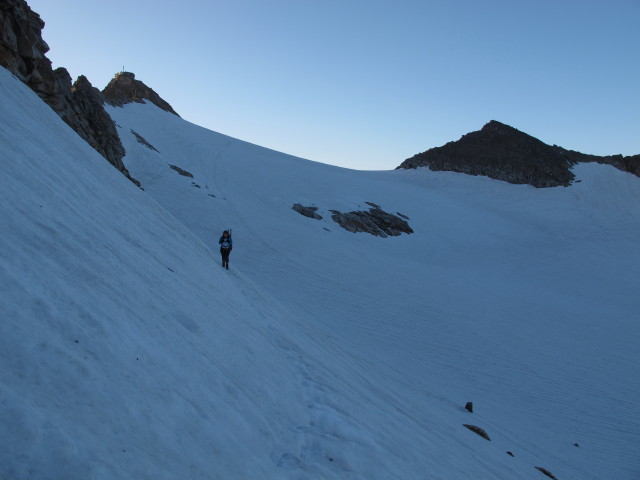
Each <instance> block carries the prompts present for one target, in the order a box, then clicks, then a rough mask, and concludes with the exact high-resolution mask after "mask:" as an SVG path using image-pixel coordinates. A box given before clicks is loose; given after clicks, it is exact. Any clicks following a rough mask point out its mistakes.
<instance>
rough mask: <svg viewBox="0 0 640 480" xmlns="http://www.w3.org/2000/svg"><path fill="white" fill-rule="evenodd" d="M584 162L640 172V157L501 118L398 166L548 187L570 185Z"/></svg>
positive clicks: (639, 174)
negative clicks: (565, 144) (593, 151)
mask: <svg viewBox="0 0 640 480" xmlns="http://www.w3.org/2000/svg"><path fill="white" fill-rule="evenodd" d="M582 162H598V163H603V164H608V165H612V166H614V167H616V168H618V169H620V170H622V171H625V172H629V173H632V174H634V175H637V176H640V155H633V156H627V157H623V156H622V155H611V156H604V157H601V156H596V155H587V154H584V153H580V152H575V151H572V150H566V149H564V148H562V147H558V146H557V145H553V146H551V145H547V144H546V143H544V142H542V141H540V140H538V139H537V138H535V137H532V136H531V135H528V134H526V133H524V132H521V131H520V130H517V129H515V128H513V127H510V126H509V125H505V124H504V123H500V122H498V121H495V120H492V121H490V122H489V123H487V124H486V125H485V126H484V127H482V129H481V130H479V131H476V132H471V133H468V134H466V135H463V136H462V137H461V138H460V140H458V141H455V142H449V143H447V144H445V145H443V146H442V147H436V148H432V149H430V150H427V151H426V152H423V153H419V154H417V155H414V156H413V157H411V158H409V159H407V160H405V161H404V162H402V164H401V165H400V166H398V167H397V169H401V168H405V169H408V168H417V167H429V169H431V170H438V171H451V172H460V173H466V174H469V175H480V176H486V177H490V178H494V179H497V180H503V181H505V182H509V183H515V184H528V185H532V186H534V187H538V188H544V187H556V186H568V185H570V184H571V182H572V181H573V179H574V175H573V173H572V172H571V167H572V166H573V165H575V164H576V163H582Z"/></svg>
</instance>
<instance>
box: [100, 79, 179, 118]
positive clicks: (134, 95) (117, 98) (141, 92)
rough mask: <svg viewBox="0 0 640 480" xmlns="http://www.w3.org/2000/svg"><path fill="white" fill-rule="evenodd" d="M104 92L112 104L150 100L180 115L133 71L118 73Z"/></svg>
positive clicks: (108, 101) (119, 104)
mask: <svg viewBox="0 0 640 480" xmlns="http://www.w3.org/2000/svg"><path fill="white" fill-rule="evenodd" d="M102 94H103V95H104V99H105V100H106V101H107V103H109V104H111V105H115V106H122V105H124V104H126V103H131V102H137V103H144V100H149V101H150V102H151V103H153V104H154V105H155V106H156V107H158V108H161V109H162V110H165V111H167V112H170V113H173V114H174V115H177V116H178V117H179V116H180V115H178V114H177V113H176V112H175V110H174V109H173V108H172V107H171V105H169V103H167V102H166V101H164V100H163V99H162V98H160V95H158V94H157V93H156V92H154V91H153V89H152V88H149V87H147V86H146V85H145V84H144V83H142V82H141V81H140V80H136V76H135V74H133V73H131V72H120V73H117V74H116V76H115V77H113V79H112V80H111V81H110V82H109V85H107V86H106V87H105V89H104V90H103V91H102Z"/></svg>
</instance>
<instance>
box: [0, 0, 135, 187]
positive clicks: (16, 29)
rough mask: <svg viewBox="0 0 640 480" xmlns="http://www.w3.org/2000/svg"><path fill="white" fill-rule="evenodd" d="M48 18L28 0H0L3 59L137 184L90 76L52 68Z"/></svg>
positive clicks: (0, 52)
mask: <svg viewBox="0 0 640 480" xmlns="http://www.w3.org/2000/svg"><path fill="white" fill-rule="evenodd" d="M43 28H44V21H43V20H42V19H41V18H40V15H38V14H37V13H35V12H34V11H33V10H31V8H30V7H29V5H27V2H25V1H24V0H0V65H1V66H3V67H4V68H6V69H7V70H9V71H10V72H11V73H12V74H13V75H14V76H15V77H16V78H18V79H19V80H21V81H22V82H23V83H25V84H26V85H27V86H29V88H31V89H32V90H33V91H34V92H35V93H36V94H38V96H39V97H40V98H41V99H42V100H44V101H45V102H46V103H47V104H48V105H49V106H50V107H51V108H52V109H53V110H54V111H55V112H56V113H57V114H58V115H59V116H60V117H61V118H62V120H64V121H65V122H66V123H67V124H68V125H69V126H70V127H71V128H72V129H73V130H75V132H76V133H77V134H78V135H80V137H82V138H83V139H84V140H85V141H86V142H87V143H88V144H89V145H91V146H92V147H93V148H94V149H95V150H96V151H97V152H98V153H100V154H101V155H102V156H103V157H105V158H106V159H107V160H108V161H109V163H111V164H112V165H113V166H114V167H116V168H117V169H118V170H120V171H121V172H122V173H123V174H124V175H125V176H127V178H129V179H130V180H131V181H133V182H134V183H135V184H136V185H138V186H139V185H140V183H139V182H138V181H137V180H135V179H134V178H132V177H131V176H130V175H129V172H128V170H127V169H126V167H125V166H124V163H123V162H122V158H123V157H124V155H125V153H126V152H125V149H124V147H123V146H122V143H121V142H120V137H119V136H118V132H117V131H116V127H115V125H114V123H113V121H112V120H111V117H109V115H108V114H107V112H106V111H105V110H104V107H103V98H102V94H101V93H100V91H99V90H98V89H97V88H94V87H93V86H92V85H91V83H90V82H89V80H87V78H86V77H84V76H80V77H78V79H77V80H76V81H75V82H74V83H73V84H72V80H71V76H70V75H69V72H68V71H67V70H66V69H65V68H57V69H55V70H54V69H53V68H52V66H51V61H50V60H49V59H48V58H47V56H46V55H45V54H46V53H47V52H48V51H49V46H48V45H47V43H46V42H45V41H44V40H43V39H42V29H43Z"/></svg>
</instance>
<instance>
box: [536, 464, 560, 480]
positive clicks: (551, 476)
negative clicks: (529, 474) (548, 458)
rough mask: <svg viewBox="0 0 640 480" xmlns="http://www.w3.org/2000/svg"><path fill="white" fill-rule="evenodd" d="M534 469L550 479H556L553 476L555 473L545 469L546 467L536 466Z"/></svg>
mask: <svg viewBox="0 0 640 480" xmlns="http://www.w3.org/2000/svg"><path fill="white" fill-rule="evenodd" d="M536 470H540V471H541V472H542V473H544V474H545V475H546V476H547V477H549V478H551V479H552V480H558V479H557V478H556V477H555V475H554V474H553V473H551V472H550V471H549V470H547V469H546V468H543V467H536Z"/></svg>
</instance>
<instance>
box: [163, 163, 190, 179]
mask: <svg viewBox="0 0 640 480" xmlns="http://www.w3.org/2000/svg"><path fill="white" fill-rule="evenodd" d="M169 168H170V169H171V170H175V171H176V172H178V173H179V174H180V175H182V176H183V177H189V178H193V174H192V173H191V172H187V171H186V170H184V169H183V168H180V167H178V166H177V165H169Z"/></svg>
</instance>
